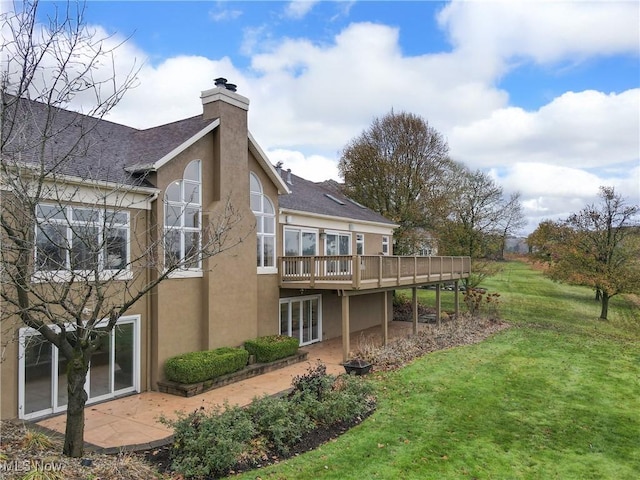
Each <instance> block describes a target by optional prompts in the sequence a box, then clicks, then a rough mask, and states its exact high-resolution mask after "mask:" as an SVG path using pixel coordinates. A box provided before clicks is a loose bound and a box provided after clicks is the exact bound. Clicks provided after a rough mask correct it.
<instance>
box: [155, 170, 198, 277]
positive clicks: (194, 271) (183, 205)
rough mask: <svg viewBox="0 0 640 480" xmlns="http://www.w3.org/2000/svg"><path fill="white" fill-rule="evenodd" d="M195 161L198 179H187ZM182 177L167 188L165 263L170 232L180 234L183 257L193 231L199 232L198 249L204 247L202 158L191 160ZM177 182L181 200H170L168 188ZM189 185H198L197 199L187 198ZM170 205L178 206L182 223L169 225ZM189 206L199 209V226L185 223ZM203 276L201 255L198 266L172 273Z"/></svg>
mask: <svg viewBox="0 0 640 480" xmlns="http://www.w3.org/2000/svg"><path fill="white" fill-rule="evenodd" d="M194 163H197V164H198V180H192V179H185V178H184V177H185V173H186V171H187V169H188V168H189V167H190V166H191V165H192V164H194ZM182 177H183V178H181V179H180V180H175V181H173V182H171V183H170V184H169V185H168V186H167V188H166V189H165V201H164V217H163V224H164V235H165V237H164V244H165V245H164V249H165V252H164V255H165V257H164V259H163V262H165V263H166V254H167V253H166V242H167V238H169V237H168V234H169V233H172V232H177V233H178V234H179V236H180V258H181V259H182V258H184V256H185V248H186V247H185V245H186V241H185V237H186V235H188V234H191V233H198V245H197V247H196V248H197V250H198V251H199V250H200V249H201V248H202V162H201V161H200V160H192V161H191V162H189V163H188V164H187V166H186V167H185V169H184V172H183V175H182ZM176 184H177V185H179V187H180V200H169V199H168V198H167V190H168V189H169V188H171V187H172V186H174V185H176ZM188 185H190V186H192V187H195V186H197V187H198V198H197V199H195V201H193V200H194V199H187V198H185V197H186V190H185V186H188ZM170 207H174V208H177V209H178V211H179V212H180V214H179V216H178V217H179V219H180V225H167V212H168V209H169V208H170ZM187 208H189V209H197V210H198V214H197V222H198V226H197V227H186V226H185V225H184V223H185V221H184V220H185V218H186V211H187ZM201 276H202V257H201V256H200V255H198V262H197V266H195V267H187V268H180V269H177V270H176V271H174V272H172V273H171V275H170V277H171V278H188V277H201Z"/></svg>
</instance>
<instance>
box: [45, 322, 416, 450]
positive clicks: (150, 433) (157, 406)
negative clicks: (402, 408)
mask: <svg viewBox="0 0 640 480" xmlns="http://www.w3.org/2000/svg"><path fill="white" fill-rule="evenodd" d="M412 327H413V326H412V323H410V322H398V321H392V322H389V326H388V334H389V338H390V339H393V338H399V337H403V336H407V335H410V334H411V332H412ZM422 327H423V324H419V325H418V328H419V329H420V328H422ZM381 333H382V327H374V328H370V329H367V330H364V331H361V332H354V333H352V334H351V335H350V340H351V345H352V346H353V348H354V349H357V347H358V343H359V341H360V339H361V338H365V339H367V341H374V342H377V343H378V344H380V343H381V341H382V340H381V339H382V334H381ZM303 350H305V351H307V352H309V356H308V360H307V361H305V362H301V363H297V364H294V365H289V366H288V367H284V368H282V369H280V370H276V371H273V372H269V373H265V374H263V375H259V376H257V377H253V378H249V379H247V380H243V381H240V382H237V383H233V384H231V385H227V386H224V387H221V388H218V389H215V390H210V391H208V392H206V393H203V394H200V395H196V396H194V397H190V398H185V397H178V396H175V395H170V394H165V393H159V392H153V391H150V392H143V393H140V394H135V395H130V396H126V397H123V398H119V399H116V400H111V401H108V402H104V403H100V404H94V405H90V406H87V407H86V409H85V435H84V438H85V442H86V443H87V448H89V449H92V450H98V451H102V452H106V453H111V452H117V451H120V450H145V449H148V448H154V447H156V446H159V445H163V444H165V443H167V442H168V441H169V438H170V436H171V433H172V432H171V430H170V429H169V428H167V427H165V426H164V425H162V424H160V423H159V422H158V418H159V417H160V416H161V415H164V416H165V417H168V418H175V415H176V413H175V412H176V411H181V410H182V411H185V412H190V411H193V410H196V409H198V408H200V407H205V408H210V407H211V406H214V405H222V404H223V403H224V402H225V401H227V402H228V403H230V404H235V405H247V404H248V403H250V402H251V400H252V399H253V398H254V397H256V396H262V395H265V394H268V395H274V394H277V393H280V392H283V391H285V390H287V389H289V388H290V387H291V381H292V379H293V377H295V376H296V375H300V374H303V373H305V372H306V371H307V369H308V368H309V367H310V366H313V365H315V363H316V362H317V361H318V360H319V361H321V362H323V363H324V364H325V365H326V367H327V373H330V374H339V373H344V368H343V367H342V365H341V362H342V338H340V337H338V338H334V339H331V340H327V341H324V342H321V343H317V344H314V345H310V346H307V347H303ZM65 424H66V415H65V414H64V413H62V414H59V415H56V416H54V417H50V418H46V419H44V420H40V421H38V422H36V425H38V426H40V427H44V428H46V429H48V430H53V431H55V432H58V433H61V434H64V430H65Z"/></svg>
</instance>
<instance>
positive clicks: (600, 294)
mask: <svg viewBox="0 0 640 480" xmlns="http://www.w3.org/2000/svg"><path fill="white" fill-rule="evenodd" d="M601 297H602V292H601V290H600V289H599V288H596V302H599V301H600V300H601Z"/></svg>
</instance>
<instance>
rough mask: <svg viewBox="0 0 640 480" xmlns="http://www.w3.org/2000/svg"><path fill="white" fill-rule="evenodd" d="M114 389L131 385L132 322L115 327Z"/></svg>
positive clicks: (132, 357)
mask: <svg viewBox="0 0 640 480" xmlns="http://www.w3.org/2000/svg"><path fill="white" fill-rule="evenodd" d="M115 338H116V345H115V350H116V353H115V365H114V390H116V391H117V390H122V389H123V388H130V387H133V366H134V365H133V359H134V356H133V354H134V349H133V347H134V345H133V342H134V329H133V323H125V324H122V325H116V328H115Z"/></svg>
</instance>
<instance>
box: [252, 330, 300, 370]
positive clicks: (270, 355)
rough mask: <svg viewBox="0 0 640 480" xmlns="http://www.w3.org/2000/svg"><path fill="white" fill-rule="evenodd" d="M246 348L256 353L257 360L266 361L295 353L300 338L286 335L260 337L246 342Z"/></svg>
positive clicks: (253, 353)
mask: <svg viewBox="0 0 640 480" xmlns="http://www.w3.org/2000/svg"><path fill="white" fill-rule="evenodd" d="M244 348H246V349H247V351H248V352H249V354H250V355H255V357H256V362H260V363H266V362H273V361H275V360H279V359H281V358H285V357H290V356H291V355H295V353H296V352H297V351H298V339H297V338H293V337H287V336H285V335H270V336H268V337H258V338H256V339H254V340H247V341H246V342H244Z"/></svg>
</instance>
